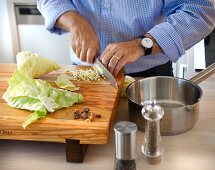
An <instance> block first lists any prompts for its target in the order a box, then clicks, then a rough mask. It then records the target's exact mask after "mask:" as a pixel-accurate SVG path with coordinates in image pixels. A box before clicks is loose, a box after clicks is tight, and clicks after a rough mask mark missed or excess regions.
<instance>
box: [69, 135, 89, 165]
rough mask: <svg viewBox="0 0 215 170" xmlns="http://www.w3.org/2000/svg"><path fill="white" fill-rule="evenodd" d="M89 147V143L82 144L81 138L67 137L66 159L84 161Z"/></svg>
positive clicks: (75, 161)
mask: <svg viewBox="0 0 215 170" xmlns="http://www.w3.org/2000/svg"><path fill="white" fill-rule="evenodd" d="M87 147H88V145H87V144H80V141H79V140H72V139H66V161H67V162H73V163H81V162H83V160H84V156H85V154H86V151H87Z"/></svg>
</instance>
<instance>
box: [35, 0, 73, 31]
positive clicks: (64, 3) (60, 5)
mask: <svg viewBox="0 0 215 170" xmlns="http://www.w3.org/2000/svg"><path fill="white" fill-rule="evenodd" d="M37 8H38V10H39V11H40V12H41V14H42V16H43V17H44V19H45V27H46V29H47V30H48V31H50V32H51V33H56V34H63V33H65V32H66V31H65V30H63V29H60V28H59V27H56V25H55V22H56V20H57V19H58V17H59V16H61V15H62V14H63V13H65V12H67V11H70V10H75V11H76V7H75V6H74V4H73V2H72V1H71V0H37Z"/></svg>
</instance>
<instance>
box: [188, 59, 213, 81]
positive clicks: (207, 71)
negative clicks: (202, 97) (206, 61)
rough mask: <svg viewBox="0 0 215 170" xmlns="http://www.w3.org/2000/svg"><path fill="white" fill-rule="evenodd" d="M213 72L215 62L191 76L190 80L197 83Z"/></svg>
mask: <svg viewBox="0 0 215 170" xmlns="http://www.w3.org/2000/svg"><path fill="white" fill-rule="evenodd" d="M214 73H215V63H213V64H212V65H210V66H209V67H207V68H206V69H204V70H203V71H201V72H200V73H198V74H197V75H195V76H194V77H192V78H191V79H190V81H192V82H194V83H196V84H199V83H201V82H202V81H204V80H205V79H207V78H208V77H210V76H211V75H212V74H214Z"/></svg>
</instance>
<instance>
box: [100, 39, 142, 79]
mask: <svg viewBox="0 0 215 170" xmlns="http://www.w3.org/2000/svg"><path fill="white" fill-rule="evenodd" d="M140 41H141V40H140V39H134V40H131V41H127V42H119V43H111V44H109V45H108V46H107V47H106V49H105V50H104V52H103V53H102V55H101V61H102V63H103V64H104V66H105V67H106V68H107V69H108V70H109V71H110V72H111V73H112V74H113V75H114V76H116V75H117V74H118V73H119V71H120V70H121V69H122V67H124V66H125V65H126V64H127V63H132V62H135V61H136V60H137V59H138V58H140V57H141V56H143V55H144V54H145V51H144V49H143V47H142V46H141V44H140Z"/></svg>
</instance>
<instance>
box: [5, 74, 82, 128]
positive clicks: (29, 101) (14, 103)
mask: <svg viewBox="0 0 215 170" xmlns="http://www.w3.org/2000/svg"><path fill="white" fill-rule="evenodd" d="M2 98H3V99H4V100H5V101H6V102H7V104H8V105H9V106H11V107H15V108H19V109H26V110H30V111H34V113H32V114H31V115H30V116H29V117H28V118H27V120H26V121H25V122H24V123H23V127H24V128H25V127H26V126H27V125H29V124H30V123H32V122H34V121H36V120H38V119H39V118H42V117H45V115H46V113H47V112H54V111H55V110H58V109H61V108H64V107H70V106H72V105H73V104H74V103H80V102H82V101H83V96H82V95H81V94H78V93H73V92H70V91H66V90H61V89H56V88H53V87H52V86H51V85H50V84H49V83H47V82H46V81H43V80H40V79H32V78H31V77H29V76H28V75H27V74H23V73H22V72H21V71H19V70H17V71H15V72H14V74H13V75H12V77H11V79H10V80H9V87H8V89H7V91H6V92H5V93H4V94H3V96H2Z"/></svg>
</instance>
